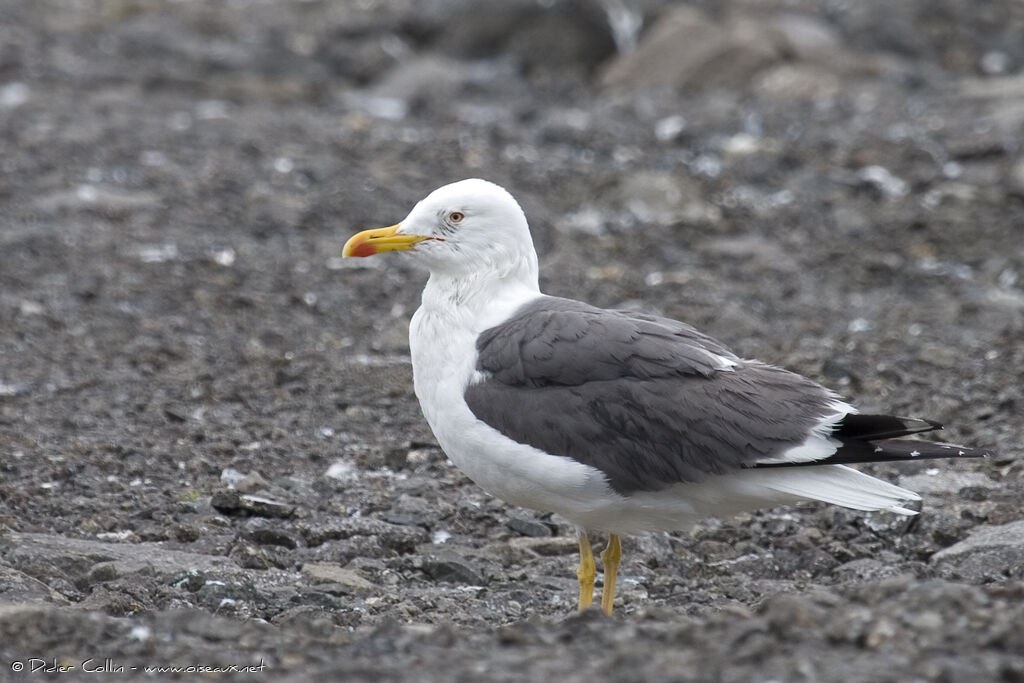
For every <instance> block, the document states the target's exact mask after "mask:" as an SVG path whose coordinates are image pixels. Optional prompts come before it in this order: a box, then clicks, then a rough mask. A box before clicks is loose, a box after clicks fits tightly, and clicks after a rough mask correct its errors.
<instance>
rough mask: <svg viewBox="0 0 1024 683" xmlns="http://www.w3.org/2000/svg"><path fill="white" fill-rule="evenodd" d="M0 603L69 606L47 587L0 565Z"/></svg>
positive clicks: (58, 594)
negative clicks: (38, 603)
mask: <svg viewBox="0 0 1024 683" xmlns="http://www.w3.org/2000/svg"><path fill="white" fill-rule="evenodd" d="M0 601H3V602H6V603H15V602H22V603H30V602H31V603H36V602H40V603H47V602H49V603H56V604H58V605H66V604H69V602H70V601H69V600H68V599H67V598H66V597H64V596H63V595H61V594H60V593H59V592H57V591H55V590H54V589H52V588H50V587H49V586H48V585H46V584H45V583H43V582H42V581H40V580H39V579H36V578H33V577H31V576H29V575H28V574H24V573H22V572H20V571H18V570H17V569H13V568H11V567H5V566H3V565H0Z"/></svg>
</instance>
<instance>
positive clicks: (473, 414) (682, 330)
mask: <svg viewBox="0 0 1024 683" xmlns="http://www.w3.org/2000/svg"><path fill="white" fill-rule="evenodd" d="M387 251H402V252H406V253H407V254H408V255H410V256H411V257H412V258H413V259H415V260H416V261H418V262H419V263H421V264H423V265H424V266H426V268H428V269H429V271H430V278H429V280H428V281H427V285H426V287H425V288H424V290H423V299H422V305H421V306H420V308H419V309H418V310H417V311H416V313H415V315H414V316H413V319H412V323H411V326H410V333H409V346H410V350H411V353H412V364H413V376H414V384H415V391H416V396H417V398H418V399H419V402H420V406H421V407H422V409H423V414H424V416H425V417H426V419H427V422H428V423H429V424H430V427H431V429H432V430H433V432H434V435H435V436H436V437H437V441H438V443H439V444H440V446H441V448H442V449H443V450H444V452H445V453H446V454H447V455H448V457H449V458H451V460H452V462H454V463H455V464H456V465H457V466H458V467H459V468H460V469H461V470H462V471H463V472H465V473H466V475H468V476H469V477H470V479H472V480H473V481H475V482H476V483H477V484H479V485H480V486H481V487H483V488H484V489H486V490H487V491H489V492H490V493H492V494H493V495H496V496H498V497H499V498H501V499H503V500H505V501H506V502H508V503H511V504H514V505H521V506H523V507H528V508H532V509H536V510H543V511H547V512H554V513H557V514H559V515H561V516H563V517H564V518H566V519H567V520H569V521H570V522H572V523H573V524H575V525H576V526H577V528H578V529H579V543H580V557H581V561H580V566H579V569H578V571H577V576H578V578H579V582H580V594H579V601H578V605H579V608H580V609H581V610H582V609H585V608H587V607H588V606H590V604H591V602H592V600H593V589H594V580H595V573H596V569H595V562H594V556H593V552H592V550H591V546H590V541H589V535H588V534H589V533H590V532H597V531H600V532H606V533H608V534H609V542H608V547H607V548H606V549H605V551H604V552H603V553H602V554H601V557H602V559H603V561H604V588H603V592H602V599H601V606H602V609H604V611H605V612H606V613H609V614H610V613H611V610H612V604H613V599H614V593H615V580H616V575H617V571H618V564H619V558H620V556H621V544H620V540H619V535H620V534H634V533H642V532H647V531H655V530H676V529H684V528H686V527H688V526H689V525H691V524H693V523H694V522H695V521H697V520H700V519H702V518H704V517H709V516H718V515H728V514H734V513H737V512H742V511H748V510H755V509H758V508H761V507H767V506H772V505H778V504H783V503H792V502H795V501H800V500H819V501H825V502H828V503H833V504H836V505H841V506H845V507H849V508H853V509H857V510H890V511H892V512H895V513H898V514H904V515H912V514H916V513H915V512H914V511H913V510H910V509H908V508H907V507H905V506H904V505H905V503H906V502H908V501H916V500H919V499H920V498H919V496H918V495H917V494H915V493H914V492H912V491H908V490H906V489H903V488H900V487H898V486H895V485H893V484H890V483H888V482H885V481H882V480H880V479H876V478H874V477H871V476H868V475H866V474H863V473H861V472H859V471H857V470H855V469H853V468H851V467H849V466H848V465H849V464H850V463H863V462H873V461H886V460H904V459H920V458H940V457H956V456H980V455H985V454H986V453H984V452H980V451H977V450H975V449H970V448H966V447H963V446H955V445H952V444H944V443H937V442H929V441H921V440H917V439H903V438H899V437H904V436H908V435H912V434H916V433H920V432H927V431H931V430H935V429H939V428H940V425H939V424H938V423H936V422H933V421H930V420H922V419H917V418H904V417H895V416H889V415H862V414H859V413H858V412H857V410H856V409H855V408H853V406H851V405H850V404H848V403H846V402H845V401H843V400H841V399H840V398H839V397H838V396H837V395H836V394H835V393H833V392H832V391H830V390H828V389H826V388H824V387H822V386H820V385H819V384H817V383H815V382H813V381H811V380H809V379H807V378H805V377H802V376H800V375H797V374H794V373H791V372H788V371H786V370H782V369H779V368H776V367H774V366H771V365H767V364H764V363H761V362H758V361H754V360H745V359H741V358H739V357H738V356H736V355H735V354H734V353H732V351H730V350H729V349H728V348H726V347H725V346H724V345H723V344H721V343H720V342H718V341H716V340H715V339H713V338H711V337H709V336H707V335H705V334H702V333H701V332H699V331H697V330H696V329H694V328H693V327H691V326H690V325H687V324H685V323H681V322H678V321H675V320H670V319H667V318H661V317H658V316H652V315H647V314H641V313H631V312H628V311H612V310H605V309H599V308H595V307H593V306H589V305H587V304H585V303H582V302H579V301H574V300H572V299H564V298H559V297H551V296H546V295H544V294H542V293H541V291H540V288H539V286H538V266H537V254H536V251H535V249H534V247H533V241H532V239H531V237H530V231H529V227H528V225H527V221H526V217H525V215H524V214H523V210H522V209H521V208H520V207H519V204H518V203H517V202H516V200H515V199H514V198H513V197H512V195H511V194H509V193H508V192H507V191H506V190H504V189H503V188H501V187H499V186H498V185H495V184H493V183H490V182H487V181H485V180H480V179H470V180H463V181H460V182H457V183H452V184H450V185H445V186H444V187H441V188H439V189H437V190H435V191H434V192H432V193H431V194H430V195H428V196H427V197H426V198H425V199H423V200H421V201H420V202H419V203H418V204H416V206H415V207H413V209H412V211H411V212H410V213H409V215H408V216H406V218H405V219H404V220H402V221H401V222H400V223H397V224H395V225H392V226H390V227H387V228H380V229H377V230H366V231H364V232H361V233H359V234H357V235H354V236H353V237H352V238H351V239H349V241H348V242H347V243H346V244H345V246H344V249H343V250H342V255H343V256H371V255H373V254H378V253H381V252H387Z"/></svg>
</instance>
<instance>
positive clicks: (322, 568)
mask: <svg viewBox="0 0 1024 683" xmlns="http://www.w3.org/2000/svg"><path fill="white" fill-rule="evenodd" d="M302 574H303V576H305V577H307V578H308V579H310V580H311V581H312V582H313V583H318V584H320V583H330V584H338V585H341V586H344V587H345V588H348V589H350V591H354V592H357V593H361V594H369V593H378V592H380V590H381V589H380V586H378V585H377V584H375V583H373V582H372V581H368V580H367V579H364V578H363V577H362V576H360V575H359V572H357V571H355V570H352V569H345V568H342V567H339V566H337V565H334V564H330V563H328V562H307V563H306V564H304V565H302Z"/></svg>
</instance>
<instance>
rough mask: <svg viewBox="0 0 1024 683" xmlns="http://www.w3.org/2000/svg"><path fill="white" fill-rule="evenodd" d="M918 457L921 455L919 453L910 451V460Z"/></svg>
mask: <svg viewBox="0 0 1024 683" xmlns="http://www.w3.org/2000/svg"><path fill="white" fill-rule="evenodd" d="M919 455H921V451H910V457H911V458H916V457H917V456H919Z"/></svg>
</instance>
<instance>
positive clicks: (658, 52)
mask: <svg viewBox="0 0 1024 683" xmlns="http://www.w3.org/2000/svg"><path fill="white" fill-rule="evenodd" d="M484 4H485V3H483V2H482V1H480V2H473V1H471V0H430V1H429V2H414V1H413V0H390V1H387V2H372V1H371V0H366V1H364V2H351V3H349V2H327V1H326V0H321V1H318V0H312V1H309V2H301V3H299V2H294V3H282V2H271V1H258V0H251V1H245V0H239V1H237V2H225V3H204V2H174V3H162V2H156V1H154V0H81V1H79V2H76V3H67V2H61V1H59V0H39V1H37V2H31V3H29V2H3V3H0V132H2V135H0V165H2V174H0V217H2V223H0V471H2V476H0V667H2V670H3V672H4V673H0V678H5V677H7V676H8V675H11V676H15V677H18V675H17V673H16V672H17V671H18V667H19V666H24V667H25V669H24V671H23V672H22V673H21V675H20V676H21V677H29V676H28V674H27V672H32V671H39V670H41V669H56V668H58V667H66V673H65V674H64V677H62V678H61V680H75V679H81V680H95V678H94V676H95V674H94V673H89V672H88V671H87V670H86V669H89V668H92V669H99V670H100V671H105V672H107V673H110V674H119V675H122V676H130V677H142V676H144V675H145V667H160V666H163V667H199V668H200V669H192V672H193V673H194V672H195V671H197V670H201V668H202V667H225V668H227V671H225V672H220V673H217V672H213V671H209V672H208V673H210V675H214V674H216V675H217V676H219V678H220V679H221V680H252V679H253V677H255V676H262V677H268V678H272V679H274V680H292V681H312V680H323V679H324V678H327V677H331V678H335V679H341V680H408V681H459V680H464V681H471V680H495V681H526V680H555V679H556V678H557V679H560V680H563V681H566V682H574V681H592V680H624V681H627V680H635V681H662V680H663V681H670V680H671V681H710V680H722V681H749V680H761V681H769V680H775V681H843V682H850V681H872V682H876V681H897V680H898V681H918V680H921V681H932V680H935V681H964V680H971V681H1024V631H1022V629H1021V628H1020V625H1021V624H1022V623H1024V496H1022V493H1024V464H1022V461H1021V459H1020V458H1019V455H1020V446H1019V435H1020V433H1021V422H1022V421H1021V413H1022V410H1024V145H1022V142H1021V141H1022V140H1024V43H1022V42H1021V41H1020V39H1019V37H1020V35H1022V34H1024V11H1022V6H1021V5H1020V4H1019V3H1017V2H1014V1H1013V0H1001V1H1000V0H997V1H994V2H988V3H984V4H983V5H979V6H976V5H975V3H972V2H968V1H967V0H944V1H943V2H940V3H934V2H925V0H912V1H910V2H904V3H899V4H898V5H896V6H890V4H889V3H882V2H878V1H873V2H863V3H854V4H850V3H841V2H809V1H798V2H783V1H781V0H780V1H779V2H772V1H769V2H763V1H758V2H754V1H753V0H748V1H741V0H735V1H733V2H726V3H698V4H696V5H693V6H684V7H679V6H676V5H675V4H674V3H669V2H665V1H659V0H647V1H645V2H640V3H635V4H633V3H616V2H614V1H612V0H609V1H608V2H605V3H604V4H601V3H597V2H590V1H588V0H556V1H555V2H548V3H535V2H533V1H532V0H531V1H528V0H515V1H509V2H504V3H501V4H487V5H486V10H484V9H482V8H483V7H484ZM627 7H629V8H633V9H626V8H627ZM470 176H481V177H486V178H489V179H491V180H494V181H496V182H498V183H500V184H502V185H504V186H506V187H508V188H509V189H510V190H511V191H512V192H513V193H514V194H516V195H517V197H519V198H520V200H521V202H522V203H523V205H524V207H525V209H526V211H527V214H528V216H529V217H530V220H531V224H532V226H533V229H534V233H535V237H536V241H537V244H538V249H539V251H540V253H541V264H542V265H541V268H542V285H543V286H544V287H545V289H546V291H547V292H549V293H551V294H556V295H563V296H572V297H576V298H582V299H585V300H587V301H589V302H591V303H594V304H597V305H600V306H614V307H629V308H635V309H643V310H649V311H653V312H657V313H660V314H663V315H668V316H671V317H675V318H679V319H684V320H687V321H689V322H691V323H693V324H695V325H697V326H699V327H701V328H702V329H704V330H706V331H708V332H709V333H711V334H713V335H714V336H716V337H718V338H720V339H722V340H723V341H725V342H727V343H728V344H730V345H731V346H733V347H734V348H735V349H736V350H737V351H738V352H739V353H741V354H742V355H746V356H751V357H758V358H761V359H763V360H767V361H770V362H774V363H777V364H780V365H783V366H785V367H788V368H790V369H793V370H796V371H799V372H802V373H804V374H807V375H809V376H811V377H813V378H815V379H817V380H819V381H822V382H824V383H826V384H828V385H830V386H832V387H834V388H836V389H837V390H839V391H840V392H842V393H843V394H845V395H847V396H848V397H850V398H852V399H854V400H855V401H856V402H857V403H858V405H859V406H860V407H861V408H862V409H864V410H892V411H895V412H897V413H905V414H912V415H921V416H924V417H930V418H934V419H937V420H940V421H943V422H945V423H947V425H948V426H947V429H946V432H945V434H944V438H946V439H948V440H951V441H961V442H965V443H971V444H976V445H981V446H986V447H990V448H993V449H994V450H995V451H996V452H997V453H998V455H997V456H996V457H993V458H989V459H986V460H984V461H965V462H956V463H942V462H929V463H900V464H895V465H878V466H873V467H870V468H868V469H869V470H870V471H871V472H872V473H874V474H876V475H878V476H882V477H885V478H887V479H889V480H891V481H894V482H897V483H899V484H901V485H903V486H906V487H909V488H911V489H914V490H917V491H919V492H921V493H922V494H923V497H924V501H923V503H922V506H921V507H922V512H921V514H920V515H919V516H918V517H916V518H914V519H913V520H911V521H910V522H909V523H908V521H907V520H906V519H904V518H900V517H897V516H895V515H890V514H881V513H879V514H859V513H854V512H852V511H847V510H842V509H838V508H833V507H827V506H824V505H818V504H803V505H797V506H793V507H790V508H786V509H778V510H766V511H762V512H758V513H756V514H750V515H743V516H740V517H737V518H733V519H722V520H713V519H711V520H707V521H705V522H703V523H701V524H700V525H698V526H697V527H696V528H694V529H692V530H690V531H687V532H679V533H674V534H663V535H652V536H648V537H638V538H630V539H627V540H626V541H625V544H624V552H625V556H624V560H623V564H622V570H621V572H622V575H621V578H620V582H621V586H620V590H619V600H618V605H617V608H616V613H615V615H614V616H613V617H612V618H605V617H604V616H603V615H601V614H600V613H599V612H596V611H588V612H586V613H583V614H580V615H577V614H576V613H575V606H574V603H575V590H576V581H575V564H576V557H575V552H576V543H575V538H574V535H573V530H572V529H571V528H569V527H568V525H567V524H566V523H565V522H564V520H561V519H559V518H557V517H551V516H546V515H542V514H538V513H534V512H532V511H528V510H521V509H516V508H509V507H507V506H505V505H503V504H502V503H501V502H500V501H497V500H495V499H493V498H491V497H489V496H487V495H486V494H484V493H483V492H482V491H480V490H479V489H478V488H477V487H475V486H474V485H473V484H472V483H471V482H469V481H468V480H467V479H466V478H465V477H464V476H463V475H462V474H461V473H460V472H458V471H457V470H456V469H454V468H453V467H452V466H451V465H450V464H449V463H448V462H447V461H446V460H445V457H444V455H443V454H442V453H441V452H440V450H439V449H438V447H437V445H436V443H435V441H434V440H433V437H432V436H431V434H430V432H429V430H428V429H427V427H426V425H425V423H424V422H423V420H422V418H421V417H420V414H419V408H418V406H417V405H416V401H415V398H414V396H413V394H412V384H411V371H410V368H409V362H408V342H407V332H408V320H409V317H410V315H411V313H412V312H413V310H414V309H415V307H416V305H417V301H418V297H419V292H420V288H421V286H422V283H423V281H424V279H425V276H424V274H423V273H421V272H419V271H417V270H414V269H413V268H412V267H411V266H410V265H409V264H408V263H406V262H405V261H404V260H402V259H399V258H385V257H381V258H376V259H365V260H353V262H350V261H348V260H345V261H342V260H341V259H340V258H339V250H340V247H341V245H342V244H343V243H344V241H345V239H346V238H347V237H348V236H349V235H351V234H352V233H353V232H355V231H357V230H361V229H364V228H367V227H376V226H379V225H388V224H390V223H393V222H395V221H397V220H399V219H401V218H402V217H403V216H404V215H405V213H406V212H407V210H408V209H409V208H410V207H411V205H412V204H413V203H414V202H415V201H417V200H418V199H419V198H421V197H422V196H424V195H425V194H426V193H427V192H429V191H430V190H432V189H433V188H434V187H436V186H438V185H441V184H443V183H445V182H449V181H453V180H458V179H460V178H464V177H470ZM119 667H121V670H120V671H119V670H118V668H119ZM231 667H236V668H235V669H231ZM245 667H251V668H250V669H245ZM9 672H14V673H9ZM163 676H167V677H170V678H188V677H190V673H189V671H188V670H187V669H186V670H184V671H181V670H179V671H178V672H177V673H175V672H173V671H169V670H168V671H165V672H164V673H163V674H160V675H159V676H157V677H158V678H159V677H163Z"/></svg>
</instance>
